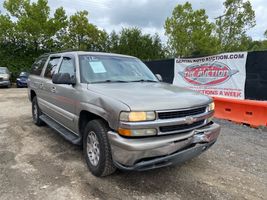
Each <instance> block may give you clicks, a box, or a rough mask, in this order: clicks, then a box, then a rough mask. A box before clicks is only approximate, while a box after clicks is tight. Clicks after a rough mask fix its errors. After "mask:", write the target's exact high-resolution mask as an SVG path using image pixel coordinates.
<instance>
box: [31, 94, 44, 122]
mask: <svg viewBox="0 0 267 200" xmlns="http://www.w3.org/2000/svg"><path fill="white" fill-rule="evenodd" d="M41 115H42V111H41V110H40V108H39V106H38V102H37V97H36V96H35V97H33V99H32V119H33V123H34V124H36V125H37V126H42V125H43V124H44V122H43V121H42V120H41V119H40V116H41Z"/></svg>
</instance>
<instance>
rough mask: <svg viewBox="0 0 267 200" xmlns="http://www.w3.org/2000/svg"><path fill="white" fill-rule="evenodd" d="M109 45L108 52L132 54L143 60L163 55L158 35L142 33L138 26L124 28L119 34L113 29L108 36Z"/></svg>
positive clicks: (158, 57)
mask: <svg viewBox="0 0 267 200" xmlns="http://www.w3.org/2000/svg"><path fill="white" fill-rule="evenodd" d="M109 46H110V48H109V51H110V52H115V53H121V54H127V55H132V56H136V57H138V58H141V59H144V60H150V59H160V58H164V57H165V52H164V49H163V46H162V43H161V40H160V38H159V36H158V35H154V36H151V35H150V34H142V31H141V30H140V29H139V28H124V29H122V31H121V32H120V33H119V34H116V33H115V32H114V31H113V32H112V33H111V34H110V37H109Z"/></svg>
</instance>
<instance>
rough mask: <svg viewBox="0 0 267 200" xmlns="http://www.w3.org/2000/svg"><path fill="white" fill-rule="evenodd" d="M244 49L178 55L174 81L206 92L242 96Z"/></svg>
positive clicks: (227, 96)
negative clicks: (233, 51)
mask: <svg viewBox="0 0 267 200" xmlns="http://www.w3.org/2000/svg"><path fill="white" fill-rule="evenodd" d="M246 60H247V52H235V53H224V54H218V55H214V56H208V57H201V58H190V59H184V58H177V59H175V64H174V67H175V69H174V73H175V74H174V79H173V84H174V85H177V86H181V87H186V88H189V89H192V90H196V91H198V92H201V93H203V94H205V95H209V96H217V97H226V98H234V99H244V97H245V94H244V90H245V81H246Z"/></svg>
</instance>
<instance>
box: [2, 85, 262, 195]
mask: <svg viewBox="0 0 267 200" xmlns="http://www.w3.org/2000/svg"><path fill="white" fill-rule="evenodd" d="M216 121H217V122H218V123H219V124H221V126H222V132H221V135H220V137H219V139H218V141H217V143H216V144H215V145H214V146H213V147H211V148H210V149H209V150H208V151H206V152H205V153H204V154H202V155H200V156H199V157H197V158H195V159H193V160H191V161H189V162H187V163H185V164H184V165H181V166H174V167H168V168H161V169H157V170H152V171H147V172H131V173H125V172H119V171H118V172H116V173H115V174H114V175H112V176H109V177H105V178H96V177H94V176H93V175H91V174H90V172H89V171H88V170H87V167H86V165H85V162H84V160H83V157H82V150H81V148H80V147H77V146H74V145H72V144H70V143H69V142H67V141H65V140H64V139H63V138H62V137H60V136H59V135H58V134H57V133H56V132H54V131H53V130H51V129H50V128H49V127H46V126H44V127H41V128H40V127H37V126H35V125H34V124H33V123H32V119H31V104H30V102H29V101H28V99H27V90H26V89H15V88H14V89H13V88H12V89H0V199H1V200H5V199H7V200H9V199H12V200H13V199H55V200H61V199H75V200H79V199H123V200H124V199H145V200H149V199H205V200H206V199H212V200H213V199H223V200H224V199H235V200H236V199H266V197H267V157H266V155H267V132H266V131H263V130H257V129H253V128H249V127H246V126H241V125H236V124H234V123H231V122H228V121H222V120H216Z"/></svg>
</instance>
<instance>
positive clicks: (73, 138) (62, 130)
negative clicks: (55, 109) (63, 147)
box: [40, 114, 82, 145]
mask: <svg viewBox="0 0 267 200" xmlns="http://www.w3.org/2000/svg"><path fill="white" fill-rule="evenodd" d="M40 119H41V120H42V121H44V122H45V123H46V124H47V125H48V126H50V127H51V128H52V129H54V130H55V131H57V132H58V133H59V134H60V135H62V136H63V137H64V138H65V139H66V140H68V141H70V142H71V143H72V144H76V145H81V141H82V139H81V138H80V137H79V136H77V135H75V134H74V133H72V132H71V131H69V130H68V129H66V128H65V127H63V126H62V125H60V124H59V123H57V122H55V121H54V120H53V119H51V118H50V117H48V116H47V115H45V114H42V115H41V116H40Z"/></svg>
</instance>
